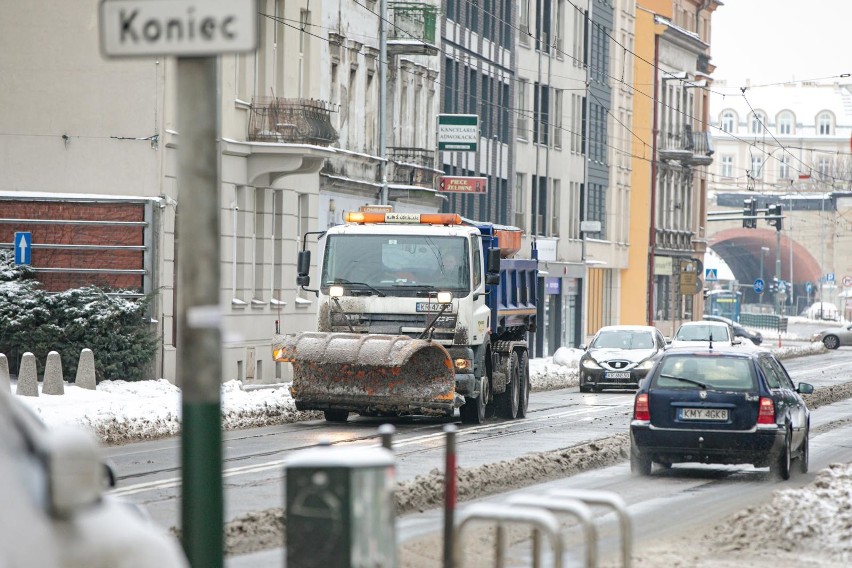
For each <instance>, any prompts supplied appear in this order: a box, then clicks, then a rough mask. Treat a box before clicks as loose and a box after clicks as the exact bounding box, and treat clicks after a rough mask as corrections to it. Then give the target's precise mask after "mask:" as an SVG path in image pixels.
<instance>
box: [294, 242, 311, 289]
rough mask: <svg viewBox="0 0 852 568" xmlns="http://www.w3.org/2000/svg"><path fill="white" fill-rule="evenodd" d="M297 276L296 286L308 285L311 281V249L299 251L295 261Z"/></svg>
mask: <svg viewBox="0 0 852 568" xmlns="http://www.w3.org/2000/svg"><path fill="white" fill-rule="evenodd" d="M296 267H297V276H296V286H308V285H310V283H311V277H310V276H309V274H310V272H311V251H309V250H303V251H299V257H298V259H297V261H296Z"/></svg>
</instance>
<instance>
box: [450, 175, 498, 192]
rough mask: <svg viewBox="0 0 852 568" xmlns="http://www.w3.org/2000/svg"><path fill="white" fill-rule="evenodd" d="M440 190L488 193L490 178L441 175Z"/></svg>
mask: <svg viewBox="0 0 852 568" xmlns="http://www.w3.org/2000/svg"><path fill="white" fill-rule="evenodd" d="M438 191H443V192H445V193H487V191H488V178H484V177H469V176H467V177H463V176H441V177H439V178H438Z"/></svg>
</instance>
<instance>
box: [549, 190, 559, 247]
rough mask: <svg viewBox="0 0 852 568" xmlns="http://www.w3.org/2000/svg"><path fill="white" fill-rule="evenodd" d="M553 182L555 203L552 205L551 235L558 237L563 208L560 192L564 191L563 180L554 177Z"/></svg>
mask: <svg viewBox="0 0 852 568" xmlns="http://www.w3.org/2000/svg"><path fill="white" fill-rule="evenodd" d="M551 183H552V185H553V203H552V204H551V207H550V236H551V237H558V236H559V213H560V208H561V196H560V195H559V194H560V193H561V191H562V182H561V181H559V180H558V179H554V180H553V181H552V182H551Z"/></svg>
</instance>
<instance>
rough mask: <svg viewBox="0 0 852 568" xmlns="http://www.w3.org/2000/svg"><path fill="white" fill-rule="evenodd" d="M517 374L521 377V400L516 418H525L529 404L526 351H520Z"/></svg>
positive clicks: (528, 363)
mask: <svg viewBox="0 0 852 568" xmlns="http://www.w3.org/2000/svg"><path fill="white" fill-rule="evenodd" d="M519 376H520V379H521V380H520V383H521V402H520V405H519V406H518V418H526V417H527V409H528V408H529V406H530V360H529V355H527V352H526V351H521V362H520V369H519Z"/></svg>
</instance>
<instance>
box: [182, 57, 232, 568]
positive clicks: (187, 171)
mask: <svg viewBox="0 0 852 568" xmlns="http://www.w3.org/2000/svg"><path fill="white" fill-rule="evenodd" d="M177 81H178V93H177V118H178V122H177V124H178V168H177V180H178V196H179V197H178V204H179V205H178V208H179V213H178V215H177V241H178V256H177V260H178V262H177V269H178V290H177V291H178V306H177V307H178V310H177V318H178V320H177V321H178V336H177V339H178V341H177V380H178V386H180V388H181V391H182V397H183V398H182V405H181V406H182V411H183V417H182V426H181V465H182V469H181V475H182V481H183V485H182V493H181V520H182V542H183V548H184V551H185V552H186V556H187V558H188V559H189V563H190V565H191V566H192V567H193V568H221V566H222V565H223V562H224V560H223V556H224V554H223V548H224V547H223V516H224V513H223V509H224V507H223V504H222V503H223V500H222V413H221V409H220V407H221V400H220V395H219V388H220V384H221V377H222V358H221V344H222V341H221V333H220V320H221V309H220V307H219V256H220V254H219V247H220V244H219V181H218V180H219V175H218V150H217V146H216V139H217V135H218V124H219V119H218V117H219V113H218V105H217V96H216V93H217V84H216V58H215V57H179V58H178V60H177Z"/></svg>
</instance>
